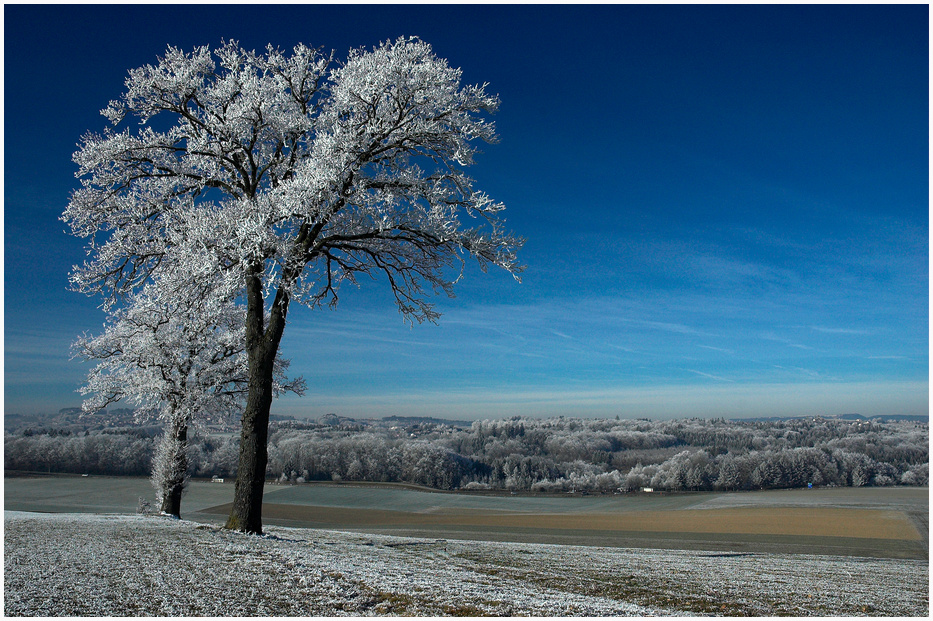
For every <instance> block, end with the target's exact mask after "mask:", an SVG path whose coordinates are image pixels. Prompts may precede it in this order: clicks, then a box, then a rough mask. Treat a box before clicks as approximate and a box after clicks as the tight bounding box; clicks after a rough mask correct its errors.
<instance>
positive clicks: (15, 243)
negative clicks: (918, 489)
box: [4, 5, 929, 419]
mask: <svg viewBox="0 0 933 621" xmlns="http://www.w3.org/2000/svg"><path fill="white" fill-rule="evenodd" d="M928 23H929V22H928V8H927V7H926V5H912V6H819V7H811V6H779V7H769V6H738V7H734V6H725V7H716V6H648V7H639V6H596V7H574V6H569V7H568V6H563V7H561V6H556V7H554V6H545V7H541V6H537V7H529V6H513V7H505V6H502V7H500V6H473V7H430V6H418V5H414V6H399V7H362V6H311V7H304V6H285V7H273V8H268V7H249V6H229V7H222V6H199V7H182V6H155V7H135V6H132V7H120V6H118V7H111V6H84V7H82V6H64V7H63V6H16V5H14V6H10V5H6V6H5V7H4V37H5V43H4V45H5V67H4V71H5V76H4V93H5V95H4V106H5V118H4V131H5V135H4V156H5V157H4V287H5V289H4V311H5V312H4V407H5V411H6V412H8V413H15V412H24V413H28V412H54V411H56V410H57V409H59V408H62V407H69V406H76V405H78V404H79V403H80V397H79V395H78V394H77V393H76V392H75V390H76V389H77V387H78V386H79V385H80V383H81V381H82V377H83V374H84V373H85V372H86V370H87V369H86V367H85V366H83V365H82V364H80V363H78V362H75V361H71V360H69V351H68V347H69V344H70V343H71V341H72V340H73V339H74V338H75V336H76V335H78V334H79V333H81V332H83V331H91V332H96V331H99V330H100V328H101V326H102V323H103V315H102V312H101V311H100V310H99V309H98V308H97V305H98V304H99V300H95V299H89V298H85V297H84V296H82V295H80V294H77V293H72V292H69V291H68V290H67V276H68V272H69V270H70V267H71V266H72V265H73V264H75V263H78V262H80V261H81V260H82V258H83V244H82V241H81V240H79V239H77V238H73V237H71V236H69V235H67V234H66V232H65V226H64V224H63V223H61V222H60V221H59V220H58V217H59V216H60V214H61V212H62V210H63V209H64V207H65V205H66V203H67V200H68V195H69V192H70V191H71V189H72V188H74V187H75V186H76V180H75V178H74V171H75V167H74V165H73V164H72V162H71V159H70V158H71V154H72V152H73V151H74V149H75V145H76V143H77V141H78V139H79V137H80V136H81V134H83V133H84V132H86V131H88V130H95V131H96V130H99V129H101V128H102V127H104V124H105V120H104V119H103V118H102V117H101V116H99V114H98V111H99V110H100V109H101V108H103V107H104V106H105V105H106V103H107V102H108V101H109V100H110V99H114V98H116V97H117V96H118V95H119V94H120V93H121V92H122V90H121V89H122V86H123V79H124V77H125V76H126V73H127V70H129V69H130V68H133V67H137V66H140V65H142V64H145V63H150V62H153V61H154V60H155V58H156V56H158V55H160V54H162V53H163V52H164V51H165V47H166V45H167V44H172V45H175V46H180V47H182V48H186V49H190V48H191V47H193V46H195V45H202V44H205V43H206V44H211V45H216V44H218V43H219V42H220V40H221V39H235V40H239V41H240V43H241V44H242V45H244V46H246V47H253V48H262V47H264V46H265V45H266V44H267V43H269V42H272V43H273V44H275V45H278V46H280V47H282V48H286V49H287V48H290V47H291V46H293V45H294V44H295V43H297V42H299V41H301V42H305V43H308V44H311V45H316V46H324V47H325V48H328V49H334V50H336V51H337V53H338V55H341V56H342V55H345V54H346V51H347V50H348V49H349V48H350V47H357V46H372V45H374V44H376V43H377V42H379V41H382V40H386V39H393V38H396V37H398V36H401V35H417V36H420V37H421V38H422V39H424V40H426V41H428V42H429V43H431V44H432V45H433V46H434V48H435V51H436V52H437V54H438V55H440V56H443V57H445V58H447V59H448V60H449V61H450V63H451V64H452V65H454V66H459V67H462V68H463V70H464V79H465V81H466V82H469V83H475V82H489V84H490V86H489V90H490V91H491V92H495V93H498V94H499V95H500V97H501V100H502V106H501V110H500V112H499V113H498V114H497V115H496V117H495V121H496V124H497V128H498V131H499V134H500V137H501V142H500V144H497V145H490V146H487V147H484V151H485V152H484V153H483V154H481V155H480V157H479V158H478V164H477V165H476V166H475V167H473V168H472V169H471V174H472V176H473V177H474V178H475V179H476V180H477V184H476V185H477V187H479V188H480V189H483V190H484V191H486V192H487V193H489V194H490V195H491V196H493V197H494V198H496V199H498V200H501V201H503V202H504V203H505V204H506V206H507V212H506V215H507V219H508V222H509V224H510V226H511V228H512V229H513V230H514V231H516V232H517V233H519V234H521V235H523V236H525V237H526V238H527V239H528V242H527V244H526V246H525V248H524V250H523V252H522V253H521V258H522V260H523V262H524V263H525V264H526V265H527V271H526V272H525V274H524V275H523V277H522V283H521V284H519V283H516V282H515V281H513V280H512V279H511V277H509V276H508V275H506V274H501V273H490V274H486V275H484V274H482V273H481V272H480V271H479V270H478V269H477V268H475V266H470V268H469V269H468V270H467V272H466V274H465V277H464V278H463V280H462V282H461V283H460V284H459V285H458V288H457V297H456V298H455V299H447V298H441V299H438V300H437V308H438V310H440V311H441V312H442V313H443V317H442V318H441V320H440V323H439V325H437V326H434V325H420V326H419V325H416V326H413V327H410V326H408V325H407V324H405V323H403V322H402V320H401V318H400V316H399V315H398V313H397V312H396V311H395V309H394V306H393V304H392V301H391V299H390V297H389V294H388V292H387V291H386V287H385V285H384V283H379V282H374V283H368V282H364V283H362V286H361V287H360V288H359V289H358V290H357V289H352V290H351V289H345V290H344V291H343V292H342V296H341V304H340V306H339V307H338V309H337V310H336V311H327V310H325V311H314V312H312V311H308V310H307V309H304V308H300V307H296V308H294V309H292V312H291V316H290V324H289V326H288V328H287V330H286V333H285V338H284V341H283V351H284V353H285V355H286V356H287V357H289V358H291V359H292V361H293V371H295V372H296V373H300V374H301V375H303V376H304V377H305V378H306V380H307V382H308V386H309V390H308V393H307V394H306V395H305V396H304V397H302V398H292V397H289V398H285V399H282V400H280V401H279V402H277V403H276V404H275V405H274V406H273V412H279V413H284V414H293V415H308V416H319V415H321V414H324V413H327V412H336V413H339V414H342V415H345V416H354V417H368V416H385V415H390V414H400V415H406V414H410V415H439V416H445V417H450V418H454V417H455V418H466V419H471V418H494V417H499V416H513V415H530V416H551V415H566V416H578V415H579V416H612V417H614V416H616V415H619V416H621V417H623V418H625V417H641V416H650V417H657V418H668V417H679V416H727V417H741V416H776V415H780V416H792V415H811V414H842V413H849V412H859V413H862V414H866V415H874V414H927V413H928V411H929V396H928V377H929V329H928V317H929V312H928V306H929V304H928V302H929V297H928V296H929V293H928V292H929V286H928V281H929V262H928V248H929V241H928V240H929V224H928V222H929V221H928V216H929V207H928V196H929V185H928V182H929V173H928V170H929V167H928V162H929V159H928V155H929V146H928V137H929V129H928V118H929V113H928V94H929V84H928V76H929V70H928V57H929V52H928V39H929V35H928Z"/></svg>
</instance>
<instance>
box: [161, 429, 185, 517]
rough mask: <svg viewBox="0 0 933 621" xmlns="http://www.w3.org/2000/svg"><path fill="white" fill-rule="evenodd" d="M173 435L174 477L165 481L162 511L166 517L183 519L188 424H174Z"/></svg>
mask: <svg viewBox="0 0 933 621" xmlns="http://www.w3.org/2000/svg"><path fill="white" fill-rule="evenodd" d="M171 433H172V435H173V437H174V440H175V442H174V443H173V445H174V448H175V450H176V453H175V455H173V456H172V457H173V460H174V468H173V469H172V475H173V476H172V477H171V478H170V479H168V480H166V481H165V483H164V485H165V488H164V489H163V490H162V508H161V511H162V513H163V514H166V515H174V516H175V517H181V495H182V494H183V493H184V491H185V484H186V483H187V479H188V476H187V473H188V424H187V423H186V422H178V423H173V424H172V430H171Z"/></svg>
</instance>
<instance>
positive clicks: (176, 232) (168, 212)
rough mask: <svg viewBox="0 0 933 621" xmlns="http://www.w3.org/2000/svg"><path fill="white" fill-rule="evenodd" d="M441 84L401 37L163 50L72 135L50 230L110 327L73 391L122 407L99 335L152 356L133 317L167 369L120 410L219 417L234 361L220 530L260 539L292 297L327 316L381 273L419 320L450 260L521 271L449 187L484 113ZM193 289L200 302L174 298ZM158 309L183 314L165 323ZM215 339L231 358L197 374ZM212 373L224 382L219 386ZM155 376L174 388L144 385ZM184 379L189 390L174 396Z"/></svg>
mask: <svg viewBox="0 0 933 621" xmlns="http://www.w3.org/2000/svg"><path fill="white" fill-rule="evenodd" d="M460 79H461V72H460V70H459V69H454V68H451V67H450V66H448V64H447V61H446V60H444V59H441V58H438V57H437V56H435V55H434V52H433V50H432V49H431V46H430V45H428V44H427V43H424V42H423V41H420V40H419V39H416V38H400V39H397V40H396V41H386V42H385V43H382V44H380V45H378V46H377V47H375V48H374V49H372V50H364V49H357V50H352V51H351V52H350V53H349V55H348V58H347V60H346V61H345V62H342V63H335V62H334V61H333V56H332V55H329V56H325V55H323V54H321V52H320V50H317V49H314V48H309V47H307V46H305V45H297V46H295V48H294V49H293V50H292V53H291V55H286V53H284V52H282V51H280V50H278V49H275V48H273V47H272V46H269V47H267V48H266V50H265V52H264V53H257V52H255V51H248V50H245V49H243V48H241V47H240V46H239V45H238V44H237V43H236V42H233V41H229V42H223V43H222V45H221V46H220V47H219V48H217V49H215V50H213V51H211V50H210V49H209V48H208V47H206V46H204V47H199V48H195V49H194V50H193V51H192V52H190V53H186V52H183V51H181V50H179V49H177V48H173V47H169V48H168V50H167V51H166V53H165V55H164V56H163V57H162V58H160V59H159V61H158V63H156V64H155V65H146V66H145V67H141V68H138V69H134V70H132V71H130V73H129V77H128V78H127V79H126V91H125V93H124V94H123V96H122V97H121V98H119V99H117V100H114V101H111V102H110V104H109V105H108V106H107V108H105V109H104V110H102V114H103V115H104V116H105V117H106V118H107V119H108V120H109V121H110V123H111V125H112V126H113V127H111V128H109V129H106V130H105V131H104V132H103V133H101V134H87V135H85V136H84V138H83V139H82V142H81V145H80V148H79V150H78V151H77V152H76V153H75V154H74V161H75V162H76V163H77V164H78V173H77V176H78V177H79V178H80V179H81V187H80V188H79V189H78V190H76V191H75V192H74V193H73V194H72V196H71V201H70V202H69V204H68V207H67V209H66V210H65V213H64V214H63V216H62V219H63V220H64V221H65V222H66V223H68V224H69V225H70V226H71V229H72V231H73V232H74V233H75V234H76V235H78V236H81V237H84V238H86V239H87V240H88V243H89V246H88V260H87V261H86V262H85V263H84V264H83V265H81V266H76V267H75V268H74V271H73V272H72V275H71V282H72V285H73V287H74V288H75V289H76V290H78V291H82V292H85V293H91V294H93V293H99V294H103V296H104V308H105V309H106V310H109V311H113V312H114V313H115V314H114V318H113V322H112V324H111V327H110V328H108V332H107V333H105V335H104V336H102V337H100V338H101V339H104V340H103V341H94V340H90V339H85V341H84V343H83V344H82V346H86V347H88V348H91V349H92V351H90V352H88V353H89V354H90V355H89V356H88V357H91V358H94V359H101V360H104V361H105V362H103V363H102V364H104V365H105V366H104V367H99V369H100V371H97V370H95V372H94V373H92V376H91V378H90V380H91V382H90V383H91V384H93V385H94V391H95V392H99V393H100V394H101V397H100V399H101V400H102V401H101V402H106V401H107V400H109V399H111V398H116V397H117V396H119V395H124V394H129V392H128V391H126V386H125V385H124V384H122V383H120V382H119V381H113V378H116V377H119V375H120V373H119V372H118V371H117V370H116V368H115V367H108V366H106V361H107V360H108V359H109V358H110V357H111V356H110V355H109V350H108V349H107V347H109V345H108V343H107V342H106V339H107V338H109V337H108V335H111V336H113V337H114V338H117V339H118V340H120V341H121V342H122V343H127V344H131V345H128V346H127V347H128V349H124V350H121V351H123V352H124V353H123V354H122V357H124V358H127V359H132V358H133V357H134V356H136V355H138V354H141V353H142V352H146V351H151V350H152V348H151V347H149V346H148V345H147V344H146V343H139V342H137V340H134V339H135V338H136V337H135V336H134V335H135V333H133V330H135V329H136V324H138V323H139V321H140V320H139V319H138V317H137V316H138V315H144V316H146V317H147V318H149V317H157V318H158V319H157V321H156V323H157V324H158V325H159V326H162V325H163V322H164V324H165V325H173V326H175V327H173V328H171V329H169V330H168V331H167V332H166V335H172V336H169V340H167V341H164V342H160V343H159V345H158V346H157V347H156V349H158V350H160V351H161V352H162V353H160V354H159V355H160V356H165V357H167V358H171V356H172V355H175V356H176V358H175V359H173V360H171V361H163V362H162V363H161V366H160V364H156V363H155V362H153V361H146V362H144V363H140V364H139V365H137V366H138V367H139V369H138V370H134V371H133V373H132V374H131V375H132V376H133V378H134V379H133V381H134V382H137V385H134V391H133V393H134V395H145V397H138V396H137V397H134V398H139V399H142V400H143V401H144V402H149V401H150V400H151V399H153V398H154V397H152V395H153V394H155V393H158V392H159V391H163V390H165V391H168V392H169V393H171V394H174V392H173V391H176V390H178V391H180V393H182V394H185V395H187V393H189V392H190V393H191V395H190V396H183V397H180V399H181V402H180V403H181V405H178V406H174V405H169V406H167V407H169V408H170V409H171V411H172V412H175V411H178V412H187V411H198V412H202V411H204V410H205V408H210V407H218V406H220V405H223V404H225V403H226V401H225V400H224V399H225V395H226V392H225V389H220V388H219V386H220V385H224V386H229V385H230V381H231V379H232V378H233V377H235V376H236V373H237V371H238V370H239V369H242V368H244V367H242V366H236V365H237V364H239V362H238V361H239V360H240V357H239V354H240V353H242V352H243V351H245V353H246V358H247V359H248V361H249V362H248V365H247V366H248V370H249V373H248V376H249V377H248V382H247V385H248V390H249V396H248V398H247V399H246V400H245V410H244V412H243V417H242V419H241V422H242V433H241V453H240V462H239V463H240V466H239V467H238V480H237V492H236V494H237V498H236V500H235V502H234V511H235V512H236V513H238V515H237V516H233V515H231V521H230V524H231V525H232V526H231V527H232V528H233V527H235V528H242V529H245V530H250V531H252V532H261V527H260V524H259V519H258V516H259V512H258V510H254V509H255V508H256V506H257V505H261V487H262V485H261V482H262V479H263V478H264V476H265V462H266V454H265V449H266V447H265V443H266V438H267V427H268V415H269V408H270V404H271V398H272V397H271V396H272V394H273V393H274V391H275V386H274V384H275V377H274V376H275V370H274V364H275V362H276V356H277V353H278V348H279V344H280V340H281V338H282V334H283V331H284V329H285V323H286V316H287V313H288V308H289V304H290V302H291V301H292V300H294V301H296V302H298V303H301V304H305V305H307V306H309V307H312V308H313V307H317V306H320V305H322V304H329V305H331V306H333V305H336V303H337V299H338V290H339V288H340V286H341V284H342V283H344V282H350V283H356V282H357V279H358V278H359V277H360V276H369V277H372V278H377V277H381V278H384V279H385V280H386V281H387V282H388V284H389V287H390V289H391V291H392V293H393V294H394V297H395V300H396V303H397V306H398V309H399V311H400V312H401V313H402V315H403V316H404V317H405V318H406V319H409V320H410V319H415V320H417V321H419V322H420V321H423V320H429V321H433V320H435V319H436V318H437V317H438V316H439V314H438V313H437V312H436V311H435V310H434V309H433V306H432V304H431V303H430V302H428V301H427V294H428V293H429V292H430V293H435V294H437V293H441V292H443V293H446V294H447V295H453V285H454V283H455V282H456V281H457V280H458V279H459V275H460V273H462V269H463V264H464V257H465V256H472V257H474V258H475V259H477V261H478V262H479V265H480V267H481V268H482V269H484V270H485V269H486V268H487V266H488V265H490V264H492V265H497V266H499V267H502V268H504V269H505V270H507V271H508V272H510V273H512V274H513V275H517V274H518V273H519V272H520V271H521V269H522V268H521V266H520V265H519V264H518V263H517V259H516V252H517V250H518V248H519V247H520V246H521V245H522V243H523V241H522V240H521V239H520V238H517V237H515V236H513V235H511V234H510V233H507V232H506V231H505V230H504V228H503V222H502V220H501V219H500V213H501V211H502V210H503V206H502V205H501V204H500V203H497V202H495V201H493V200H492V199H490V198H489V197H488V196H487V195H486V194H484V193H482V192H480V191H477V190H475V189H473V180H472V179H470V178H469V177H468V176H467V175H466V174H465V173H464V171H463V167H465V166H468V165H470V164H472V162H473V157H474V154H475V153H476V146H475V142H477V141H485V142H493V141H495V139H496V136H495V130H494V126H493V125H492V123H489V122H487V121H486V119H485V118H484V115H486V114H488V113H492V112H494V111H495V110H496V108H497V107H498V103H499V101H498V98H497V97H495V96H492V95H488V94H487V93H486V92H485V89H486V85H477V86H461V85H460ZM131 119H136V120H137V121H138V122H139V125H138V126H136V127H135V128H134V127H132V126H131V125H130V123H129V120H131ZM123 124H126V127H125V128H123V129H119V126H120V125H123ZM458 268H459V270H458ZM202 281H203V282H205V283H209V284H208V285H205V287H206V289H205V290H204V291H203V292H202V293H201V294H199V295H197V296H191V295H190V291H191V290H196V289H197V287H199V286H200V283H201V282H202ZM140 291H142V293H139V292H140ZM177 295H180V296H181V298H182V299H184V300H185V303H191V304H192V306H191V307H190V308H188V309H184V308H179V307H178V306H177V304H176V301H177V298H176V296H177ZM121 300H127V304H128V306H123V307H122V308H121V304H120V302H121ZM194 302H197V304H194ZM198 304H203V305H204V308H200V307H199V306H198ZM114 309H116V310H114ZM188 310H190V311H192V312H193V313H194V314H195V315H197V319H196V320H195V321H194V324H193V328H194V332H193V333H189V332H188V331H190V330H191V328H192V327H191V326H188V325H187V324H186V323H185V320H184V319H179V318H180V317H186V316H187V317H188V318H192V315H191V314H190V313H188V312H187V311H188ZM147 320H148V319H147ZM173 322H175V323H178V325H175V323H173ZM179 322H180V323H179ZM147 325H152V324H147ZM159 329H160V330H161V329H162V328H161V327H160V328H159ZM201 329H205V330H207V331H208V332H209V333H210V338H211V339H214V340H213V341H211V343H212V345H211V346H210V347H208V348H206V349H204V350H200V349H197V348H196V349H197V351H194V350H192V349H191V347H190V346H189V340H191V339H194V341H193V342H195V343H197V342H198V341H197V338H198V337H199V335H200V334H201V333H200V332H199V330H201ZM127 330H129V331H130V333H127V332H126V331H127ZM131 333H132V334H131ZM174 337H177V338H178V339H179V340H178V341H177V342H172V341H171V338H174ZM228 337H229V339H231V340H230V341H229V342H230V343H234V342H237V343H240V344H242V346H243V347H242V348H241V347H238V346H237V347H234V348H233V349H230V350H227V349H222V351H224V352H228V351H229V354H230V355H229V357H228V356H226V355H221V356H220V358H218V359H214V358H211V356H214V355H216V354H217V353H218V351H220V350H218V349H217V348H216V347H214V346H215V345H218V344H220V343H224V344H226V343H227V342H228V341H227V340H226V339H227V338H228ZM96 347H101V348H103V349H102V350H101V351H96V350H93V348H96ZM127 352H128V353H127ZM99 354H102V355H99ZM205 355H206V356H208V358H210V360H211V361H210V363H205V361H204V359H203V356H205ZM228 358H229V359H228ZM224 364H228V365H233V367H234V368H227V370H226V371H225V372H220V367H221V366H223V365H224ZM215 367H217V369H216V371H217V373H215ZM168 368H171V369H174V370H177V371H178V375H179V377H178V379H177V381H176V378H174V377H173V378H170V379H171V381H168V380H167V378H166V377H165V376H164V375H163V372H164V370H165V369H168ZM192 373H195V375H196V376H197V379H196V381H195V382H194V384H193V385H191V386H189V385H188V383H187V382H188V381H189V380H188V379H184V380H183V382H182V378H191V374H192ZM225 373H226V374H225ZM160 375H161V377H160ZM169 375H171V374H169ZM202 380H203V381H204V382H205V383H204V384H201V382H202ZM108 382H110V383H108ZM160 382H165V383H160ZM179 382H182V383H179ZM169 385H171V386H172V388H171V389H169V388H168V386H169ZM156 386H158V388H156ZM208 393H209V394H211V396H212V398H211V399H207V400H202V398H201V395H203V394H208ZM218 395H220V397H221V398H218ZM189 400H193V401H195V402H196V403H195V404H194V406H196V407H192V406H191V405H190V404H189V403H188V401H189ZM176 407H177V408H180V409H177V410H176V409H172V408H176ZM182 415H183V416H188V414H182ZM241 483H242V484H241ZM247 496H249V500H247ZM248 512H249V513H250V515H246V513H248Z"/></svg>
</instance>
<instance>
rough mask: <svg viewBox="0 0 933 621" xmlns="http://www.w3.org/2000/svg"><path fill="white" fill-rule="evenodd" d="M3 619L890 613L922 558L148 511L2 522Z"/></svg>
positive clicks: (924, 574)
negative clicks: (654, 545) (612, 544)
mask: <svg viewBox="0 0 933 621" xmlns="http://www.w3.org/2000/svg"><path fill="white" fill-rule="evenodd" d="M4 524H5V533H4V543H5V546H4V566H5V574H4V614H5V615H42V616H47V615H172V616H178V615H185V616H193V615H210V616H241V615H242V616H251V615H263V616H270V615H275V616H288V615H302V616H318V615H386V614H399V615H432V616H433V615H479V614H500V615H501V614H504V615H536V616H557V615H586V616H611V615H636V616H645V615H678V614H689V615H696V614H704V613H711V614H728V615H734V614H751V615H786V614H790V615H800V616H803V615H820V616H834V615H864V614H868V615H894V616H923V617H926V616H927V615H928V612H929V586H928V585H929V570H928V563H927V561H916V560H880V559H865V558H851V557H833V556H805V555H783V554H729V553H725V554H724V553H712V552H687V551H671V550H641V549H638V550H636V549H624V548H621V549H620V548H597V547H578V546H557V545H543V544H524V543H487V542H475V541H453V540H436V539H411V538H401V537H388V536H378V535H361V534H356V533H343V532H336V531H325V530H312V529H298V528H281V527H274V526H270V527H268V528H267V529H266V530H267V533H266V535H265V536H262V537H256V536H248V535H243V534H240V533H234V532H228V531H224V530H221V529H219V528H217V527H215V526H211V525H206V524H198V523H195V522H187V521H178V520H169V519H165V518H157V517H144V516H128V515H96V514H39V513H25V512H15V511H7V512H5V516H4Z"/></svg>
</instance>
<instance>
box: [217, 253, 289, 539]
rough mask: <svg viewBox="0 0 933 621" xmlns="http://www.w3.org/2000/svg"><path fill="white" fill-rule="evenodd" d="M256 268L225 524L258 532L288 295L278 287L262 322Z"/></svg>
mask: <svg viewBox="0 0 933 621" xmlns="http://www.w3.org/2000/svg"><path fill="white" fill-rule="evenodd" d="M261 273H262V272H261V270H258V269H257V270H254V271H253V275H250V276H248V277H247V282H246V298H247V306H246V351H247V355H248V357H249V383H248V394H247V397H246V409H245V410H244V411H243V418H242V419H241V430H240V458H239V462H238V465H237V473H236V486H235V487H234V492H233V508H232V510H231V511H230V517H229V518H228V519H227V524H226V528H228V529H232V530H238V531H242V532H245V533H253V534H257V535H261V534H262V493H263V486H264V485H265V482H266V464H267V462H268V460H269V453H268V446H267V443H268V439H269V410H270V408H271V407H272V396H273V389H272V385H273V384H272V377H273V370H274V364H275V357H276V354H277V353H278V349H279V342H280V340H281V338H282V332H283V330H284V328H285V314H286V312H287V310H288V295H287V294H285V293H284V292H283V290H282V289H280V290H279V292H278V294H277V295H276V298H275V302H274V303H273V305H272V312H271V314H270V318H269V325H268V326H265V327H264V326H263V319H264V318H263V315H264V311H265V308H264V301H263V297H262V280H261V278H260V276H259V275H261Z"/></svg>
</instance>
